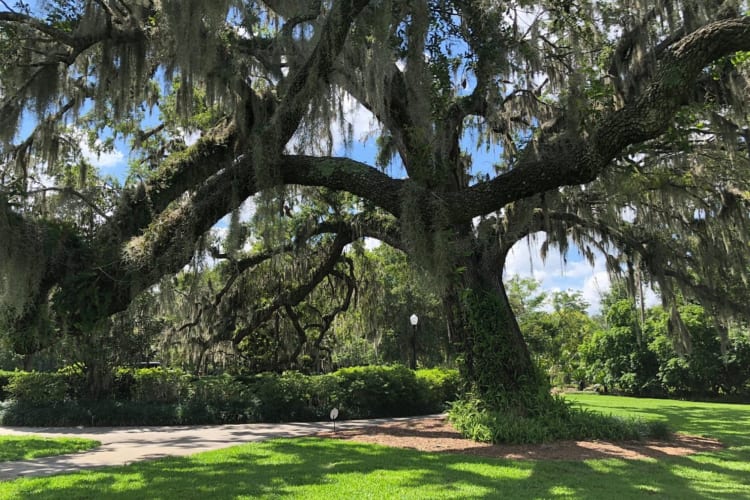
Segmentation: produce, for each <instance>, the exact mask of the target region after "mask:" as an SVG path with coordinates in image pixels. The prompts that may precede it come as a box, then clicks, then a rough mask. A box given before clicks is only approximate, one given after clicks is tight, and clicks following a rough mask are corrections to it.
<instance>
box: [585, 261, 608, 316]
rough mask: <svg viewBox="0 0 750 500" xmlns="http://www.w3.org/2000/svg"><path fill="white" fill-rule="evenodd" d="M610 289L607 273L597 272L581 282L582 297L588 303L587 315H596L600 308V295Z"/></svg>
mask: <svg viewBox="0 0 750 500" xmlns="http://www.w3.org/2000/svg"><path fill="white" fill-rule="evenodd" d="M610 288H611V282H610V278H609V273H607V272H606V271H598V272H596V273H593V274H592V275H591V276H589V277H588V278H586V280H585V281H584V282H583V290H582V296H583V299H584V300H585V301H586V302H588V303H589V309H588V311H589V313H596V312H598V311H599V309H600V307H601V301H602V295H604V294H605V293H607V292H608V291H609V289H610Z"/></svg>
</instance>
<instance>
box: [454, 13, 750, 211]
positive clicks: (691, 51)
mask: <svg viewBox="0 0 750 500" xmlns="http://www.w3.org/2000/svg"><path fill="white" fill-rule="evenodd" d="M749 49H750V17H742V18H736V19H724V20H720V21H716V22H713V23H710V24H708V25H706V26H704V27H702V28H700V29H698V30H696V31H695V32H693V33H691V34H689V35H687V36H685V37H684V38H682V39H681V40H679V41H678V42H676V43H675V44H674V45H672V46H671V47H670V48H669V50H667V51H665V53H664V55H663V57H662V61H661V64H660V69H659V70H658V72H657V73H656V74H655V76H654V78H653V80H652V81H651V82H650V83H649V84H648V85H646V86H644V90H643V92H642V93H641V94H640V95H638V96H636V97H634V98H633V101H632V102H630V103H628V104H627V105H625V106H624V107H623V108H621V109H620V110H618V111H615V112H613V113H611V114H610V115H608V116H606V117H605V118H604V119H602V120H601V122H599V124H598V125H597V126H596V128H595V129H594V130H593V131H592V132H591V133H590V134H588V135H587V136H586V137H583V136H581V135H578V134H577V133H568V134H564V135H562V136H560V137H559V138H557V139H556V140H554V141H550V142H549V143H546V144H544V145H541V146H540V147H539V151H538V153H537V154H533V155H528V156H526V157H524V158H522V159H520V160H519V161H518V163H517V165H515V166H514V168H513V169H512V170H510V171H508V172H507V173H505V174H502V175H499V176H498V177H496V178H494V179H492V180H491V181H488V182H483V183H480V184H477V185H476V186H473V187H471V188H469V189H466V190H464V191H461V192H458V193H448V194H447V195H446V196H445V199H446V204H447V205H448V207H449V210H448V212H449V213H450V214H452V217H453V218H454V219H455V220H470V219H471V218H472V217H475V216H478V215H483V214H487V213H490V212H492V211H494V210H497V208H498V207H501V206H503V205H505V204H506V203H509V202H511V201H514V200H518V199H522V198H525V197H527V196H531V195H533V194H536V193H541V192H544V191H549V190H551V189H555V188H557V187H560V186H569V185H577V184H583V183H587V182H590V181H592V180H593V179H595V178H596V177H597V176H598V175H600V174H601V173H602V171H603V170H604V169H606V168H607V166H608V165H609V164H610V163H611V161H612V160H613V158H615V157H616V156H617V155H618V154H620V153H621V152H622V151H623V150H624V149H625V148H626V147H627V146H629V145H632V144H637V143H640V142H643V141H646V140H649V139H653V138H655V137H658V136H659V135H661V134H663V133H664V132H665V131H666V130H667V128H668V127H669V125H670V124H671V123H672V119H673V118H674V116H675V113H676V112H677V110H678V109H679V108H680V106H683V105H685V104H686V103H687V102H688V101H689V97H690V95H691V94H690V92H691V89H692V88H693V83H694V82H695V80H696V79H697V78H698V76H699V74H700V71H701V70H702V69H703V68H705V67H706V66H707V65H708V64H710V63H711V62H712V61H715V60H717V59H719V58H721V57H724V56H727V55H730V54H732V53H734V52H736V51H738V50H749Z"/></svg>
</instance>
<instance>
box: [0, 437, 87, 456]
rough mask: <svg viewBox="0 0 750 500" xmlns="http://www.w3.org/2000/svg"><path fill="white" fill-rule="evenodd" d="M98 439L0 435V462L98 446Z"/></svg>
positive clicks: (72, 451)
mask: <svg viewBox="0 0 750 500" xmlns="http://www.w3.org/2000/svg"><path fill="white" fill-rule="evenodd" d="M100 444H101V443H99V441H94V440H91V439H79V438H43V437H38V436H0V462H9V461H13V460H31V459H33V458H40V457H48V456H52V455H65V454H66V453H75V452H78V451H83V450H89V449H91V448H95V447H97V446H99V445H100Z"/></svg>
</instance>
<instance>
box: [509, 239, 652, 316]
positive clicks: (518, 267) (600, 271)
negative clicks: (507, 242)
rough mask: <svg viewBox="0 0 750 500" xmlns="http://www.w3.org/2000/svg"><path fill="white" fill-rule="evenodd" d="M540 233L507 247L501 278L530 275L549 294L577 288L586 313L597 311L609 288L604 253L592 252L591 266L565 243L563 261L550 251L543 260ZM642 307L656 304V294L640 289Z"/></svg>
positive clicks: (571, 246) (527, 276)
mask: <svg viewBox="0 0 750 500" xmlns="http://www.w3.org/2000/svg"><path fill="white" fill-rule="evenodd" d="M543 242H544V236H543V235H538V236H537V237H536V238H534V237H532V238H531V239H529V240H528V241H526V240H524V241H520V242H518V243H517V244H516V245H515V246H513V248H512V249H511V251H510V253H509V254H508V258H507V259H506V262H505V269H504V273H503V275H504V278H505V279H506V280H508V279H510V278H511V277H513V276H514V275H518V276H520V277H522V278H533V279H535V280H537V281H539V282H541V285H542V289H543V290H545V291H547V292H549V293H552V292H555V291H560V290H574V291H580V292H581V296H582V297H583V299H584V300H586V302H588V303H589V308H588V312H589V314H597V313H599V312H600V308H601V297H602V295H603V294H605V293H607V292H608V291H609V290H610V288H611V281H610V277H609V273H608V272H607V270H606V263H605V262H606V261H605V259H604V256H603V255H602V254H601V253H599V252H596V253H595V261H594V266H591V265H590V264H589V263H588V261H586V260H585V259H584V258H583V257H582V256H581V254H580V252H579V251H578V248H577V247H576V246H575V245H574V244H573V243H572V242H569V245H570V249H569V251H568V257H567V262H565V260H564V259H563V258H562V257H560V256H559V255H558V254H556V253H550V254H549V255H548V257H547V260H546V261H544V262H543V261H542V259H541V257H540V249H541V246H542V243H543ZM644 295H645V302H646V307H652V306H654V305H657V304H659V303H660V299H659V296H658V295H657V294H656V293H655V292H654V291H653V290H652V289H651V288H646V289H645V290H644Z"/></svg>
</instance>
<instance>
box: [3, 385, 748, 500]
mask: <svg viewBox="0 0 750 500" xmlns="http://www.w3.org/2000/svg"><path fill="white" fill-rule="evenodd" d="M569 397H570V399H571V400H573V401H575V402H576V403H577V404H580V405H582V406H584V407H587V408H591V409H596V410H601V411H604V412H606V413H615V414H626V413H627V414H638V415H641V416H643V417H644V418H655V419H661V420H665V421H668V422H670V423H671V424H672V425H673V428H674V429H675V430H678V431H683V432H691V433H694V434H702V435H709V436H713V437H718V438H719V439H721V440H722V441H723V442H725V443H727V445H728V447H727V448H726V449H723V450H720V451H717V452H711V453H704V454H698V455H693V456H687V457H673V458H670V457H665V458H663V459H658V460H656V459H649V460H638V461H628V460H621V459H607V460H589V461H584V462H566V461H520V460H492V459H485V458H474V457H469V456H461V455H447V454H446V455H444V454H431V453H419V452H415V451H410V450H401V449H391V448H385V447H381V446H374V445H365V444H358V443H352V442H343V441H332V440H323V439H314V438H305V439H282V440H275V441H270V442H265V443H258V444H249V445H243V446H237V447H234V448H230V449H227V450H220V451H214V452H208V453H201V454H197V455H193V456H190V457H183V458H169V459H164V460H158V461H153V462H144V463H138V464H133V465H131V466H128V467H117V468H108V469H101V470H98V471H95V472H84V473H79V474H71V475H64V476H56V477H52V478H40V479H21V480H16V481H11V482H7V483H0V498H14V499H15V498H41V499H45V498H48V499H58V498H64V499H66V500H69V499H75V498H116V499H119V498H122V499H125V498H134V499H135V498H137V499H141V498H149V499H169V498H175V499H189V498H211V499H215V498H325V499H327V500H328V499H336V498H346V499H350V498H352V499H353V498H356V499H359V498H565V497H568V498H590V499H609V498H613V499H622V498H634V499H635V498H638V499H641V498H644V497H647V496H652V497H655V498H675V499H684V498H727V499H736V498H750V405H722V404H707V403H685V402H678V401H658V400H649V399H633V398H617V397H609V396H587V395H573V396H569Z"/></svg>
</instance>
